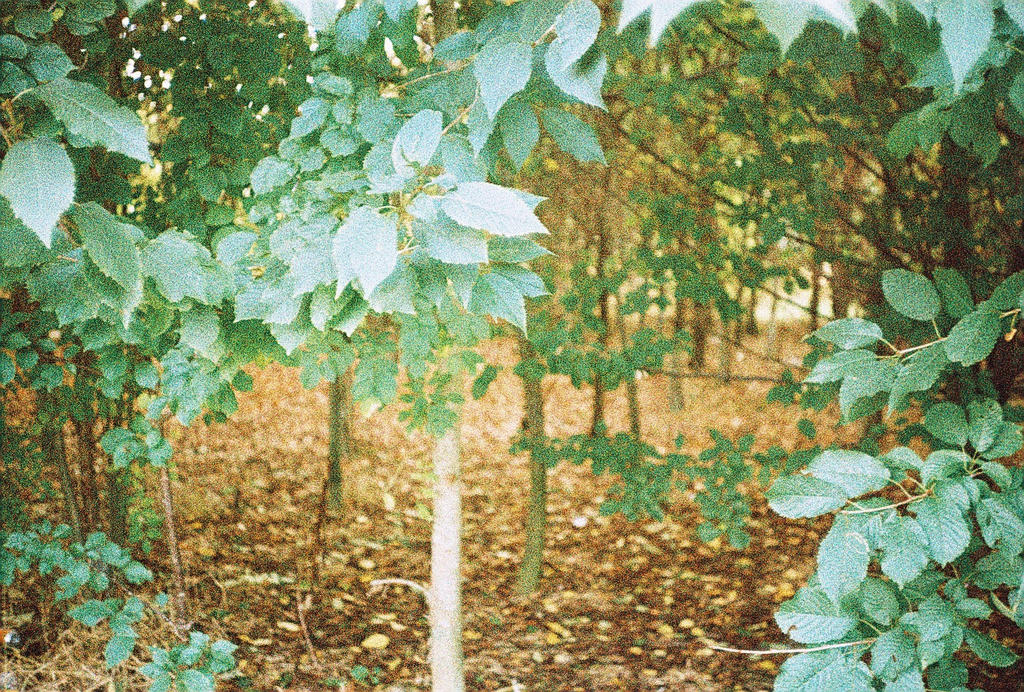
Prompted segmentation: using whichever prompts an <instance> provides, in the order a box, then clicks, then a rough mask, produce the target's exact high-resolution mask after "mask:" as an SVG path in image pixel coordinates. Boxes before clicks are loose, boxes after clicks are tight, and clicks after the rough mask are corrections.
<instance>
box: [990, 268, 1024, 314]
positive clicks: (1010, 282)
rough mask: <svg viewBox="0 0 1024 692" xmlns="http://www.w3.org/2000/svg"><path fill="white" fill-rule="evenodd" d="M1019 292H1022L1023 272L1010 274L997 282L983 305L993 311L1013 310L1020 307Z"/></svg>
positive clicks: (1023, 287) (1023, 283) (1023, 285)
mask: <svg viewBox="0 0 1024 692" xmlns="http://www.w3.org/2000/svg"><path fill="white" fill-rule="evenodd" d="M1021 291H1024V271H1020V272H1016V273H1014V274H1011V275H1010V276H1008V277H1006V278H1005V279H1003V280H1002V281H1001V282H999V285H998V286H996V289H995V290H994V291H992V295H991V296H990V297H989V299H988V300H986V301H985V305H986V306H988V307H990V308H993V309H995V310H1013V309H1014V308H1017V307H1020V299H1021V298H1020V297H1021Z"/></svg>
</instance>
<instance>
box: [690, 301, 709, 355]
mask: <svg viewBox="0 0 1024 692" xmlns="http://www.w3.org/2000/svg"><path fill="white" fill-rule="evenodd" d="M714 316H715V313H714V310H713V309H712V307H711V305H705V304H704V303H697V305H696V308H695V309H694V311H693V319H692V320H691V322H690V333H691V334H693V354H692V355H691V356H690V367H691V368H693V369H694V370H696V371H697V372H700V371H701V370H703V369H704V368H706V367H707V366H708V336H709V335H710V334H711V324H712V321H713V320H714Z"/></svg>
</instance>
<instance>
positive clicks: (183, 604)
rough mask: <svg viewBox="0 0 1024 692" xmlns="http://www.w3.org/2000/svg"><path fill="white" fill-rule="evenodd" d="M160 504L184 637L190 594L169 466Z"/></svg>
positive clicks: (162, 475) (179, 626)
mask: <svg viewBox="0 0 1024 692" xmlns="http://www.w3.org/2000/svg"><path fill="white" fill-rule="evenodd" d="M160 504H161V505H163V510H164V538H165V540H166V541H167V552H168V554H169V555H170V558H171V570H172V573H173V576H174V625H175V627H176V628H177V629H178V634H180V635H183V633H184V632H186V631H188V628H189V615H188V612H189V611H188V594H187V592H186V591H185V572H184V570H183V569H182V566H181V549H180V548H179V546H178V533H177V531H176V530H175V521H174V496H173V495H172V494H171V474H170V471H168V470H167V466H161V467H160Z"/></svg>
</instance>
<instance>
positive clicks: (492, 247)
mask: <svg viewBox="0 0 1024 692" xmlns="http://www.w3.org/2000/svg"><path fill="white" fill-rule="evenodd" d="M487 252H488V255H489V256H490V259H491V261H492V262H509V263H518V262H529V261H531V260H535V259H537V258H538V257H543V256H544V255H550V254H551V251H550V250H548V249H547V248H544V247H542V246H540V245H538V244H537V243H535V242H534V241H532V240H530V239H529V238H524V237H523V236H516V237H513V238H505V237H503V236H494V237H493V238H491V239H490V240H489V241H488V242H487Z"/></svg>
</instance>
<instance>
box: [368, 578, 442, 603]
mask: <svg viewBox="0 0 1024 692" xmlns="http://www.w3.org/2000/svg"><path fill="white" fill-rule="evenodd" d="M385 586H404V587H406V588H409V589H412V590H413V591H416V592H418V593H419V594H421V595H422V596H423V600H425V601H426V602H427V605H428V606H429V605H430V592H429V591H427V588H426V587H425V586H423V585H421V584H417V583H416V582H414V581H409V580H408V579H374V580H373V581H371V582H370V591H369V593H371V594H373V593H376V592H378V591H380V590H382V589H383V588H384V587H385Z"/></svg>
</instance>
